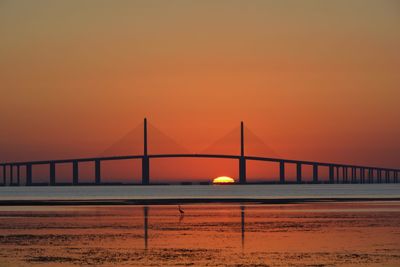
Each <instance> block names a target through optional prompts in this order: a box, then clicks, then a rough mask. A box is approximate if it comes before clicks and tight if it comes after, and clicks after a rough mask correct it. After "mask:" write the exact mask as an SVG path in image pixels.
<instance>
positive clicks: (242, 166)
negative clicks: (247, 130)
mask: <svg viewBox="0 0 400 267" xmlns="http://www.w3.org/2000/svg"><path fill="white" fill-rule="evenodd" d="M239 183H240V184H245V183H246V158H245V157H244V125H243V121H242V122H240V158H239Z"/></svg>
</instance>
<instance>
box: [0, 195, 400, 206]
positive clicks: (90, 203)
mask: <svg viewBox="0 0 400 267" xmlns="http://www.w3.org/2000/svg"><path fill="white" fill-rule="evenodd" d="M375 201H400V198H399V197H394V198H392V197H390V198H374V197H372V198H371V197H370V198H360V197H355V198H352V197H343V198H329V197H324V198H270V199H265V198H207V199H202V198H168V199H162V198H158V199H92V200H91V199H85V200H61V199H59V200H57V199H52V200H0V206H96V205H110V206H112V205H176V204H210V203H224V204H226V203H254V204H300V203H313V202H314V203H322V202H375Z"/></svg>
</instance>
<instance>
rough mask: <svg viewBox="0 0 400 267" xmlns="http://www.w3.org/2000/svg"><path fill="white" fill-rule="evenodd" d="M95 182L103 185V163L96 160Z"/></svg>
mask: <svg viewBox="0 0 400 267" xmlns="http://www.w3.org/2000/svg"><path fill="white" fill-rule="evenodd" d="M94 178H95V179H94V180H95V184H97V185H98V184H101V161H100V160H95V161H94Z"/></svg>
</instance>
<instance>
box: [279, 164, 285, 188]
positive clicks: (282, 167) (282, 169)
mask: <svg viewBox="0 0 400 267" xmlns="http://www.w3.org/2000/svg"><path fill="white" fill-rule="evenodd" d="M279 183H281V184H284V183H285V162H284V161H280V162H279Z"/></svg>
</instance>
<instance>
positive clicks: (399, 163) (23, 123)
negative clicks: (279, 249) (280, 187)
mask: <svg viewBox="0 0 400 267" xmlns="http://www.w3.org/2000/svg"><path fill="white" fill-rule="evenodd" d="M399 25H400V3H399V2H398V1H394V0H379V1H378V0H376V1H372V0H360V1H355V0H353V1H352V0H350V1H341V0H338V1H307V0H304V1H288V0H284V1H261V0H246V1H235V0H231V1H224V0H213V1H211V0H210V1H208V0H204V1H183V0H181V1H177V0H170V1H163V0H158V1H156V0H146V1H122V0H121V1H74V0H71V1H51V0H38V1H23V0H17V1H11V0H0V36H1V41H0V93H1V98H0V99H1V101H0V102H1V104H0V125H1V127H0V129H1V131H0V150H1V152H0V161H13V160H36V159H56V158H57V159H59V158H70V157H85V156H97V155H100V154H101V153H103V152H104V151H106V150H107V148H109V147H110V146H112V145H113V144H115V142H118V140H120V139H121V138H123V137H124V136H126V135H127V134H128V133H130V132H132V131H134V129H136V128H137V127H138V125H140V124H141V123H142V121H143V118H144V117H147V118H148V120H149V122H151V123H152V125H154V127H156V128H157V129H159V130H160V131H161V132H163V133H165V134H167V135H168V136H169V137H171V138H173V139H174V140H175V141H176V142H177V143H179V144H180V145H181V146H183V147H185V148H186V149H187V150H188V151H190V152H200V151H203V150H204V149H206V148H207V147H208V146H210V145H211V144H213V143H214V142H215V141H216V140H218V139H219V138H221V137H222V136H225V135H226V134H227V133H229V132H231V131H232V129H235V128H237V127H238V126H239V124H240V121H244V122H245V125H246V127H247V128H248V129H250V130H251V131H252V133H254V134H255V135H256V136H257V137H258V138H259V139H260V140H262V142H263V143H264V144H265V145H266V147H268V148H271V151H274V152H276V154H277V155H279V156H280V157H285V158H290V159H303V160H318V161H327V162H345V163H354V164H364V165H380V166H385V167H397V168H398V167H400V138H399V136H400V123H399V122H400V106H399V104H398V103H399V100H400V75H399V69H400V52H399V51H400V50H399V47H400V30H399ZM237 133H238V132H237ZM150 134H151V133H150ZM237 138H238V139H237V140H239V136H238V137H237ZM150 141H153V151H154V150H157V145H156V144H157V140H155V139H153V140H150ZM158 144H162V142H161V143H160V142H159V143H158ZM234 145H236V143H235V144H233V145H232V146H234ZM237 145H239V142H237ZM132 147H134V145H132ZM135 149H136V148H135ZM235 149H238V147H236V148H235ZM150 150H151V148H150ZM172 150H173V149H172ZM227 150H229V149H228V148H227V147H225V148H223V147H221V152H228V151H227ZM132 151H135V150H134V148H132ZM265 151H266V152H265V153H264V154H266V155H268V153H270V150H265ZM150 152H151V151H150ZM171 152H174V151H171ZM248 153H250V152H248ZM260 153H262V151H261V152H260ZM221 174H223V173H221Z"/></svg>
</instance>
